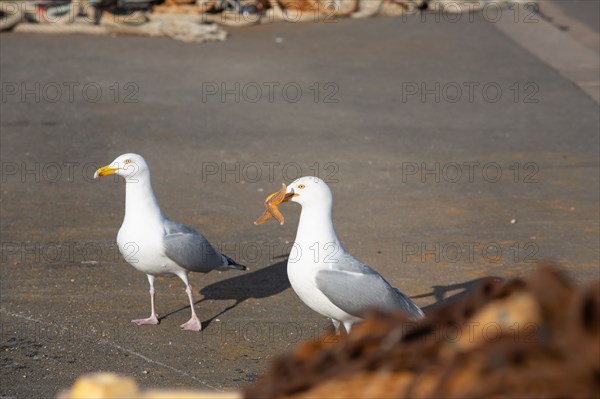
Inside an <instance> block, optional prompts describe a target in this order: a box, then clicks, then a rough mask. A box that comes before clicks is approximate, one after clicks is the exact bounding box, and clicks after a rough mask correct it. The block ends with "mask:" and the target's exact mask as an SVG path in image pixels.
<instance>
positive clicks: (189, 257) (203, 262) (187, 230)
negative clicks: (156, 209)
mask: <svg viewBox="0 0 600 399" xmlns="http://www.w3.org/2000/svg"><path fill="white" fill-rule="evenodd" d="M164 226H165V236H164V238H163V241H164V250H165V255H167V257H168V258H169V259H171V260H172V261H173V262H175V263H177V264H178V265H179V266H181V267H183V268H184V269H187V270H189V271H191V272H200V273H207V272H209V271H211V270H214V269H218V268H219V267H222V266H223V263H224V258H223V256H222V255H221V254H220V253H218V252H217V251H216V250H215V249H214V248H213V246H212V245H211V244H210V243H209V242H208V240H207V239H206V238H204V237H203V236H202V235H201V234H200V233H198V232H197V231H196V230H194V229H192V228H191V227H188V226H185V225H183V224H181V223H177V222H174V221H172V220H166V221H165V222H164Z"/></svg>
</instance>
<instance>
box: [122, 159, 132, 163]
mask: <svg viewBox="0 0 600 399" xmlns="http://www.w3.org/2000/svg"><path fill="white" fill-rule="evenodd" d="M132 162H133V161H132V160H131V159H126V160H125V161H124V163H126V164H128V163H132Z"/></svg>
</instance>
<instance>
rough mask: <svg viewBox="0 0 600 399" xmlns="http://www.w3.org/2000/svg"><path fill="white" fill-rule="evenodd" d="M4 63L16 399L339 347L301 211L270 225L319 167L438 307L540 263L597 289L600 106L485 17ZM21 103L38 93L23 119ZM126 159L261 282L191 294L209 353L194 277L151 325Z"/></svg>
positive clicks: (269, 29) (358, 251) (17, 38)
mask: <svg viewBox="0 0 600 399" xmlns="http://www.w3.org/2000/svg"><path fill="white" fill-rule="evenodd" d="M0 44H1V46H0V60H1V61H0V62H1V64H0V66H1V71H2V84H3V95H5V96H6V97H5V98H3V100H2V118H1V128H2V135H1V150H0V151H1V156H2V167H3V171H2V179H3V180H2V189H1V190H2V192H1V193H2V200H1V203H0V204H1V205H0V206H1V208H0V209H1V212H2V224H1V227H2V268H1V271H2V275H1V297H0V299H1V310H0V320H1V322H2V330H1V331H2V336H1V345H2V347H1V352H0V353H1V356H2V360H1V364H2V367H1V368H0V378H1V381H0V387H1V388H0V389H1V391H0V395H2V396H9V397H12V396H17V397H23V398H26V397H41V396H52V395H54V394H55V393H56V392H57V391H58V390H60V389H62V388H64V387H68V386H69V385H70V384H72V382H73V381H74V380H75V378H76V377H77V376H78V375H80V374H82V373H85V372H90V371H96V370H110V371H116V372H120V373H123V374H127V375H132V376H134V377H135V378H136V379H137V380H138V381H139V382H140V383H141V384H142V385H143V386H145V387H151V386H161V387H163V386H170V387H174V386H179V387H191V388H195V389H228V388H235V387H239V386H240V385H243V384H244V383H246V382H247V381H251V380H253V379H254V378H255V377H256V376H257V375H258V374H260V373H261V372H262V371H263V370H264V368H265V367H266V365H267V364H268V362H269V361H270V360H271V359H272V358H273V357H274V356H276V355H277V354H278V353H281V352H282V351H285V350H288V349H290V348H292V347H294V345H295V344H296V342H297V341H298V340H300V339H314V338H315V337H318V336H320V335H322V334H323V332H324V331H326V330H328V329H329V328H330V327H329V324H328V322H327V320H325V319H324V318H322V317H320V316H319V315H317V314H315V313H314V312H312V311H310V310H309V309H307V308H306V307H305V306H304V305H303V304H302V303H301V302H300V301H299V300H298V299H297V297H296V296H295V294H294V293H293V291H292V290H291V289H290V288H289V284H288V282H287V276H286V272H285V263H286V257H285V255H286V254H287V252H288V250H289V242H290V241H293V238H294V234H295V227H296V224H297V218H298V214H299V209H298V207H297V206H295V205H294V204H290V205H285V206H284V207H282V210H283V212H284V214H285V216H286V224H285V226H283V227H280V226H278V225H276V224H275V223H269V224H266V225H263V226H260V227H256V226H254V225H253V224H252V221H253V220H255V218H256V217H258V216H259V215H260V213H261V212H262V200H263V199H264V197H265V195H266V194H268V193H269V192H271V191H274V190H276V189H278V188H279V184H280V183H281V181H289V180H290V179H291V178H294V177H295V176H296V175H297V174H299V173H298V172H297V169H298V168H300V169H301V173H302V174H314V173H315V172H317V173H318V174H319V175H320V176H321V177H323V178H325V179H326V180H327V181H329V182H330V185H331V187H332V189H333V192H334V195H335V200H336V209H335V222H336V226H337V230H338V233H339V235H340V237H341V239H342V240H343V242H344V243H345V246H346V248H347V249H348V250H349V251H350V252H352V253H353V254H354V255H356V256H357V257H358V258H360V259H362V260H363V261H365V262H367V263H369V264H371V265H372V266H373V267H375V268H376V269H378V270H379V271H380V272H381V273H382V274H383V275H384V276H385V277H386V278H388V279H389V280H390V282H392V283H393V284H394V285H395V286H397V287H399V288H400V289H402V290H403V291H405V292H407V293H408V294H409V295H411V296H413V297H414V298H415V300H416V301H417V303H419V304H420V305H422V306H425V307H427V306H434V305H435V304H436V303H439V302H440V301H443V300H445V299H448V298H451V297H452V296H454V295H457V294H460V293H461V292H462V291H464V290H468V289H469V288H470V287H472V285H473V284H474V283H475V282H476V281H477V280H478V279H480V278H482V277H484V276H499V277H510V276H517V275H524V274H528V273H530V272H531V270H532V269H533V268H534V267H535V264H534V263H532V262H531V261H534V260H553V261H557V262H560V263H561V264H562V265H563V267H564V268H565V270H566V271H567V272H568V273H569V274H570V275H571V276H572V277H573V278H574V279H576V280H577V281H579V282H585V281H589V280H591V279H593V278H597V277H598V263H599V255H598V254H599V243H598V236H599V234H600V232H599V227H598V223H599V211H598V203H599V198H598V196H599V194H598V193H599V174H598V173H599V172H598V162H599V158H598V153H599V149H600V148H599V138H598V130H599V127H600V126H599V115H598V104H597V103H595V102H594V101H593V100H592V99H591V98H590V97H589V96H588V95H587V94H586V93H585V92H583V91H582V90H581V89H580V88H579V87H578V86H576V85H575V84H574V83H573V82H571V81H569V80H567V79H566V78H564V77H563V75H561V74H560V73H558V72H557V71H555V70H553V69H552V68H551V67H549V66H548V65H546V64H544V63H543V62H542V61H540V60H539V59H538V58H537V57H535V56H533V55H532V54H531V53H530V52H528V51H527V50H526V49H524V48H522V47H520V46H519V45H518V44H517V42H515V41H513V40H511V39H509V38H508V37H507V36H505V35H504V34H503V33H502V32H501V31H499V30H498V29H496V26H495V24H493V23H490V22H489V21H487V22H486V21H484V20H482V18H479V17H478V18H475V20H473V21H469V20H467V19H462V20H460V21H459V22H455V23H449V22H443V21H439V22H438V21H436V20H435V19H434V18H429V17H428V18H425V21H424V22H423V21H422V20H421V19H419V18H408V19H407V20H405V21H402V20H401V19H392V18H379V19H372V20H356V21H343V22H339V23H335V24H312V25H311V24H277V25H271V26H259V27H254V28H249V29H243V30H236V31H233V33H232V35H231V38H230V39H229V40H227V41H226V42H225V43H218V44H207V45H187V44H183V43H179V42H175V41H171V40H168V39H145V38H108V37H79V36H73V37H68V38H65V37H59V36H56V37H53V36H47V37H40V36H34V35H24V34H22V35H6V36H2V39H1V42H0ZM21 82H25V83H26V84H27V85H28V86H27V87H25V89H28V90H30V91H31V90H33V92H34V94H31V93H30V94H27V95H24V97H23V98H22V97H21V93H22V91H21V86H20V84H21ZM69 82H72V83H69ZM115 82H116V86H115ZM253 82H255V83H256V84H258V85H259V86H261V87H262V88H263V94H262V97H260V98H259V99H258V101H257V102H252V101H254V100H255V99H256V92H257V91H256V85H255V84H254V83H253ZM269 82H271V83H269ZM315 82H316V83H318V88H317V86H315ZM436 82H437V83H439V87H440V88H439V90H436ZM36 83H39V89H37V88H36V86H35V84H36ZM128 83H131V84H130V85H128ZM221 83H224V84H226V86H227V87H228V88H230V89H231V88H233V90H234V92H235V91H236V89H235V84H236V83H239V84H240V89H239V93H240V100H239V102H236V100H235V96H234V95H233V94H228V95H226V96H225V98H224V99H223V100H224V101H221V98H220V96H219V93H217V94H216V95H212V94H210V93H212V92H214V91H215V90H214V89H215V87H216V88H217V91H220V90H221V87H220V85H221ZM54 84H56V85H58V86H59V87H61V88H62V89H61V90H62V92H60V94H61V97H60V98H59V99H58V101H56V102H53V101H54V100H55V99H56V97H57V94H56V93H57V91H56V86H55V85H54ZM276 84H278V85H279V86H275V85H276ZM15 85H16V87H17V89H15ZM69 85H70V86H71V87H74V89H73V90H74V91H73V101H71V100H70V98H69V91H68V89H67V88H68V86H69ZM77 85H78V86H77ZM86 85H87V86H86ZM269 85H270V86H271V87H275V89H274V90H275V91H274V97H273V101H270V99H269V91H268V87H269ZM423 85H425V86H423ZM457 86H458V87H459V88H461V90H462V91H463V94H462V98H461V99H459V100H456V92H457V91H456V88H457ZM84 87H85V89H84ZM98 87H99V88H100V89H102V95H101V96H100V97H99V98H98V100H97V102H93V100H94V101H95V98H96V97H97V94H96V92H95V91H94V90H95V89H98ZM283 87H286V89H287V90H288V91H287V94H286V95H287V97H286V95H284V94H282V92H281V89H282V88H283ZM469 87H472V88H473V92H472V93H471V94H472V96H471V97H472V98H471V99H470V98H469V89H468V88H469ZM298 88H300V89H301V90H302V96H301V97H300V98H299V99H298V101H297V102H292V100H294V97H296V94H295V90H297V89H298ZM423 89H429V90H432V89H433V91H434V93H429V94H426V93H424V90H423ZM498 89H499V90H501V92H502V94H501V95H498V94H497V93H498ZM15 90H16V94H10V93H14V92H15ZM52 90H54V91H52ZM315 91H316V92H317V93H318V94H319V95H318V98H315ZM36 92H37V93H39V94H40V98H39V101H37V99H36V98H35V93H36ZM115 92H117V93H118V94H119V96H118V98H115ZM415 92H416V94H412V93H415ZM203 94H204V96H205V98H203ZM421 95H423V96H424V97H423V98H422V97H421ZM436 95H437V96H438V97H439V98H436ZM127 96H129V98H128V100H138V102H137V103H132V102H128V101H125V99H126V97H127ZM326 99H327V101H326ZM329 100H337V102H332V101H329ZM455 100H456V101H455ZM127 151H135V152H138V153H140V154H143V155H144V156H145V158H146V160H147V161H148V162H149V164H150V166H151V168H152V172H153V180H154V186H155V191H156V193H157V195H158V197H159V200H160V202H161V205H162V207H163V209H164V211H165V212H166V214H167V215H168V216H170V217H172V218H174V219H176V220H179V221H181V222H184V223H187V224H189V225H192V226H194V227H196V228H197V229H199V230H200V231H202V232H203V233H204V234H205V235H206V236H207V237H208V238H209V239H210V240H211V241H212V242H214V243H216V244H217V245H218V246H219V247H220V248H221V249H222V250H223V252H225V253H226V254H228V255H230V256H232V257H234V258H236V259H238V260H240V261H243V262H245V263H247V264H248V266H250V267H251V269H252V270H251V271H250V272H246V273H242V272H231V273H211V274H208V275H194V276H193V277H192V282H193V284H194V286H195V291H196V296H197V297H198V299H199V300H200V295H199V294H198V291H200V293H201V294H202V295H203V299H202V300H201V301H199V302H198V303H197V305H196V307H197V310H198V312H199V314H200V315H201V318H202V320H203V321H204V324H205V330H204V331H202V332H200V333H190V332H183V331H180V330H179V328H178V325H179V324H181V323H183V322H185V321H186V320H187V318H188V317H189V309H188V308H186V304H187V299H186V296H185V293H184V290H183V286H182V284H181V282H180V281H178V280H176V279H168V278H162V279H159V281H158V285H157V290H158V293H157V307H158V311H159V314H160V315H161V316H163V318H162V320H161V324H160V325H158V326H153V327H137V326H134V325H132V324H131V323H130V322H129V320H131V319H133V318H138V317H141V316H144V317H145V316H147V314H148V312H149V309H148V308H149V303H148V302H149V301H148V293H147V289H148V287H147V281H146V278H145V277H144V276H143V275H142V274H140V273H139V272H136V271H135V270H134V269H133V268H131V267H130V266H129V265H127V264H126V263H125V262H124V261H123V260H122V259H121V257H120V256H119V255H118V254H117V253H116V251H115V249H114V244H113V243H114V239H115V236H116V233H117V230H118V228H119V226H120V224H121V221H122V217H123V209H124V185H123V183H122V181H115V180H113V179H110V178H109V179H105V180H103V181H101V182H99V183H98V182H92V181H91V180H90V177H91V175H92V174H93V170H94V168H95V167H97V166H100V165H104V164H106V163H108V162H110V161H112V159H114V158H115V157H116V156H117V155H119V154H121V153H124V152H127ZM271 162H274V163H278V164H270V163H271ZM267 163H269V164H267ZM315 163H318V166H317V165H315ZM422 163H426V165H423V164H422ZM436 163H437V165H438V166H437V168H438V169H437V170H438V171H439V172H435V170H436V169H435V168H436ZM257 165H258V170H259V171H260V172H261V177H260V178H259V179H256V170H257ZM269 165H273V166H269ZM236 168H237V170H239V174H240V176H239V178H238V177H237V176H236V175H235V172H234V173H233V174H232V173H229V174H225V175H224V176H221V175H220V173H217V174H212V173H213V172H214V171H215V170H216V169H218V172H222V171H224V170H226V169H227V170H234V171H235V170H236ZM270 168H272V169H270ZM425 168H427V169H428V170H434V172H433V173H424V169H425ZM459 168H460V171H461V172H462V175H460V177H457V171H458V170H459ZM27 171H29V172H27ZM469 171H472V174H470V173H469ZM71 172H72V173H71ZM498 172H501V176H500V177H497V176H498ZM58 173H60V176H57V174H58ZM427 251H429V252H427Z"/></svg>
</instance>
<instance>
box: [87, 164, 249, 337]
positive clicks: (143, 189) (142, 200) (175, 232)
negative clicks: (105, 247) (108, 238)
mask: <svg viewBox="0 0 600 399" xmlns="http://www.w3.org/2000/svg"><path fill="white" fill-rule="evenodd" d="M110 174H117V175H119V176H122V177H124V178H125V183H126V185H125V219H124V220H123V224H122V225H121V229H120V230H119V233H118V235H117V245H118V247H119V251H120V252H121V254H122V255H123V257H124V258H125V260H126V261H127V262H128V263H129V264H131V266H133V267H135V268H136V269H137V270H139V271H141V272H144V273H146V275H147V276H148V281H149V283H150V304H151V310H152V312H151V314H150V317H148V318H147V319H136V320H132V322H133V323H135V324H137V325H144V324H158V322H159V320H158V316H157V314H156V310H155V308H154V279H155V276H157V275H165V274H171V275H176V276H177V277H179V278H180V279H181V280H182V281H183V283H184V284H185V291H186V293H187V295H188V298H189V300H190V307H191V309H192V317H191V318H190V320H189V321H188V322H186V323H184V324H182V325H181V328H182V329H184V330H190V331H200V330H201V329H202V324H201V323H200V320H199V319H198V316H197V315H196V312H195V310H194V300H193V297H192V286H191V285H190V283H189V281H188V273H190V272H199V273H208V272H210V271H211V270H215V269H237V270H246V267H245V266H242V265H239V264H237V263H236V262H235V261H233V260H232V259H230V258H229V257H227V256H225V255H223V254H220V253H219V252H217V251H216V250H215V249H214V248H213V247H212V245H211V244H210V243H209V242H208V241H207V240H206V238H204V237H203V236H202V235H201V234H199V233H198V232H197V231H196V230H194V229H192V228H191V227H188V226H185V225H183V224H180V223H177V222H175V221H172V220H169V219H167V218H166V217H165V216H164V215H163V213H162V211H161V210H160V206H159V205H158V201H157V200H156V196H155V195H154V191H153V190H152V182H151V178H150V169H149V168H148V164H146V161H145V160H144V158H142V156H140V155H137V154H124V155H121V156H119V157H118V158H117V159H115V160H114V161H113V162H112V163H111V164H109V165H107V166H105V167H103V168H100V169H98V170H97V171H96V173H95V175H94V178H98V177H102V176H106V175H110Z"/></svg>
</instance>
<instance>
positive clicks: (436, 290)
mask: <svg viewBox="0 0 600 399" xmlns="http://www.w3.org/2000/svg"><path fill="white" fill-rule="evenodd" d="M490 280H496V281H501V280H503V278H501V277H496V276H493V277H481V278H476V279H474V280H469V281H465V282H463V283H456V284H449V285H433V286H431V292H426V293H424V294H419V295H414V296H411V299H417V298H428V297H433V298H434V299H435V302H434V303H432V304H431V305H427V306H425V307H424V308H423V311H424V312H425V313H427V312H429V311H431V310H434V309H437V308H438V307H440V306H442V305H444V304H446V303H450V302H454V301H458V300H460V299H462V298H465V297H466V296H468V295H469V294H470V293H471V291H473V289H475V287H477V286H478V285H479V284H481V283H482V282H484V281H490ZM454 291H459V292H457V293H455V294H453V295H448V294H450V293H452V292H454Z"/></svg>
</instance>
